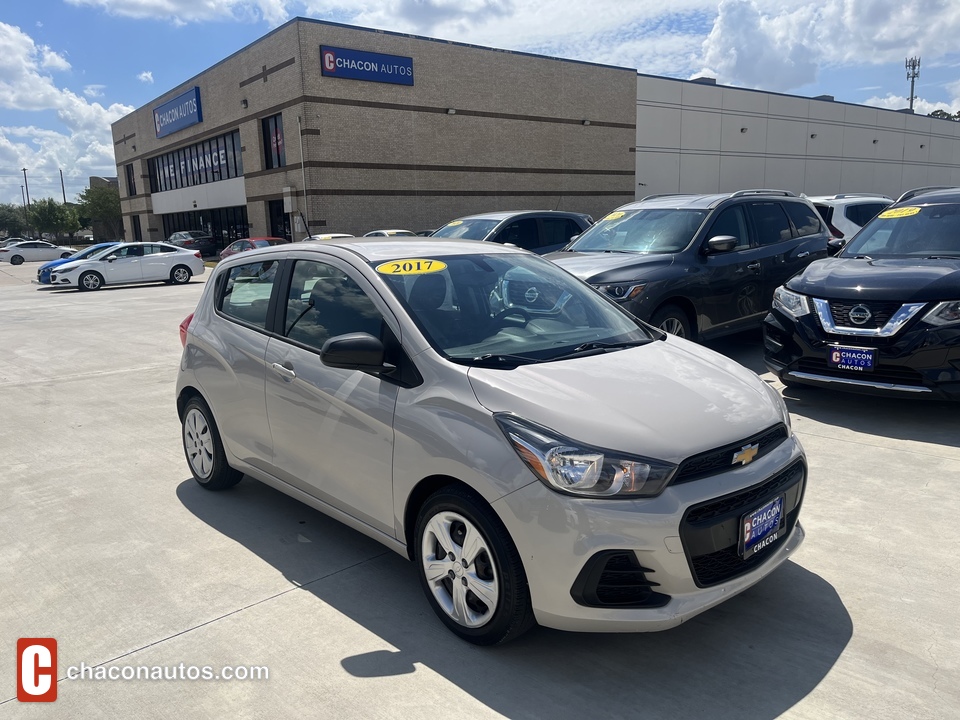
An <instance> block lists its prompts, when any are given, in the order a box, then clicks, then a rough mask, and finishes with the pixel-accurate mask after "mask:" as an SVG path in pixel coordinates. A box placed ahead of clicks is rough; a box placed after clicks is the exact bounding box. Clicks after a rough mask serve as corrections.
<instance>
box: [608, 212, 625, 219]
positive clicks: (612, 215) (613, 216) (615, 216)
mask: <svg viewBox="0 0 960 720" xmlns="http://www.w3.org/2000/svg"><path fill="white" fill-rule="evenodd" d="M624 215H626V213H625V212H620V211H619V210H618V211H617V212H612V213H610V214H609V215H607V216H606V217H605V218H604V220H619V219H620V218H622V217H623V216H624Z"/></svg>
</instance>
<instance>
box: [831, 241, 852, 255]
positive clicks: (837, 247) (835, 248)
mask: <svg viewBox="0 0 960 720" xmlns="http://www.w3.org/2000/svg"><path fill="white" fill-rule="evenodd" d="M846 244H847V240H846V239H845V238H830V239H829V240H827V254H828V255H836V254H837V253H838V252H840V251H841V250H843V248H844V246H845V245H846Z"/></svg>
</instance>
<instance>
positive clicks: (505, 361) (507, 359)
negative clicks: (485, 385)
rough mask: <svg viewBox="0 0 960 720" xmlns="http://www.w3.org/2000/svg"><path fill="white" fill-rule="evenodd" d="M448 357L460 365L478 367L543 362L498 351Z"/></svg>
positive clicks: (513, 365) (511, 365) (512, 365)
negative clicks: (465, 356)
mask: <svg viewBox="0 0 960 720" xmlns="http://www.w3.org/2000/svg"><path fill="white" fill-rule="evenodd" d="M450 359H451V360H452V361H453V362H455V363H459V364H460V365H477V366H479V367H517V366H518V365H532V364H534V363H538V362H543V361H542V360H538V359H537V358H532V357H526V356H525V355H507V354H500V353H488V354H486V355H478V356H477V357H473V358H464V357H459V358H450Z"/></svg>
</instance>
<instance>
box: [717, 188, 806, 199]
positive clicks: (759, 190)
mask: <svg viewBox="0 0 960 720" xmlns="http://www.w3.org/2000/svg"><path fill="white" fill-rule="evenodd" d="M744 195H783V196H784V197H796V195H795V194H794V193H792V192H790V191H789V190H769V189H766V188H757V189H756V190H737V191H736V192H735V193H733V194H732V195H730V197H743V196H744Z"/></svg>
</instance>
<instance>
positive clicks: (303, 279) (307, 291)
mask: <svg viewBox="0 0 960 720" xmlns="http://www.w3.org/2000/svg"><path fill="white" fill-rule="evenodd" d="M283 327H284V334H285V335H286V336H287V337H288V338H290V339H291V340H295V341H296V342H299V343H303V344H304V345H308V346H309V347H311V348H314V349H316V350H320V349H321V348H322V347H323V343H325V342H326V341H327V340H329V339H330V338H332V337H337V336H338V335H345V334H347V333H355V332H365V333H369V334H370V335H373V336H374V337H377V338H382V336H383V333H382V328H383V318H382V316H381V315H380V311H379V310H377V307H376V305H374V304H373V301H372V300H371V299H370V298H369V297H367V295H366V293H364V292H363V290H362V289H361V288H360V286H359V285H357V283H356V282H355V281H354V280H353V279H352V278H351V277H350V276H349V275H347V274H346V273H345V272H343V271H342V270H340V269H338V268H335V267H333V266H332V265H328V264H327V263H322V262H315V261H312V260H298V261H297V263H296V265H295V266H294V269H293V279H292V280H291V282H290V292H289V294H288V297H287V310H286V314H285V318H284V324H283Z"/></svg>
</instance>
